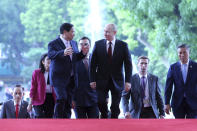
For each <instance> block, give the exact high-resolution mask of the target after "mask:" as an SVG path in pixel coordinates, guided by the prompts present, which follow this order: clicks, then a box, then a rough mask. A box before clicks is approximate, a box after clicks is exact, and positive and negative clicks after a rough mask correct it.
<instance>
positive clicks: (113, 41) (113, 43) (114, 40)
mask: <svg viewBox="0 0 197 131" xmlns="http://www.w3.org/2000/svg"><path fill="white" fill-rule="evenodd" d="M109 42H110V41H108V40H107V44H109ZM115 42H116V37H114V39H113V40H112V41H111V43H112V46H113V45H115Z"/></svg>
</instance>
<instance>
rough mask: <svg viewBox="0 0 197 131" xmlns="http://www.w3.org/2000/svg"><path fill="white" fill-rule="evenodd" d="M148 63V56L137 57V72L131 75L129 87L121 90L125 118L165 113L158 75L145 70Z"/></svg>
mask: <svg viewBox="0 0 197 131" xmlns="http://www.w3.org/2000/svg"><path fill="white" fill-rule="evenodd" d="M148 64H149V58H148V57H146V56H141V57H139V58H138V70H139V73H136V74H134V75H133V76H132V78H131V89H130V90H124V91H123V97H122V98H123V110H124V113H125V118H159V117H160V118H163V117H164V115H165V114H164V104H163V100H162V96H161V91H160V88H159V86H158V77H157V76H155V75H152V74H150V73H148V72H147V71H148ZM130 97H131V99H130ZM129 99H130V110H129Z"/></svg>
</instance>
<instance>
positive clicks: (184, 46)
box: [177, 44, 190, 50]
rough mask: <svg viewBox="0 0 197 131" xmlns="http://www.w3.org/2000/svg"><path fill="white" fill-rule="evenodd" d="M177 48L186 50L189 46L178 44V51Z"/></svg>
mask: <svg viewBox="0 0 197 131" xmlns="http://www.w3.org/2000/svg"><path fill="white" fill-rule="evenodd" d="M179 48H186V49H187V50H189V49H190V47H189V45H187V44H180V45H179V46H178V47H177V49H179Z"/></svg>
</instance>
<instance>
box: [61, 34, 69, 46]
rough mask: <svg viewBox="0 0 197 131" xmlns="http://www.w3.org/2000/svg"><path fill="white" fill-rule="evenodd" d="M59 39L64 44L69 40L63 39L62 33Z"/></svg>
mask: <svg viewBox="0 0 197 131" xmlns="http://www.w3.org/2000/svg"><path fill="white" fill-rule="evenodd" d="M60 39H61V40H62V41H63V43H64V44H67V43H68V42H69V41H67V40H65V39H64V38H63V36H62V34H61V35H60Z"/></svg>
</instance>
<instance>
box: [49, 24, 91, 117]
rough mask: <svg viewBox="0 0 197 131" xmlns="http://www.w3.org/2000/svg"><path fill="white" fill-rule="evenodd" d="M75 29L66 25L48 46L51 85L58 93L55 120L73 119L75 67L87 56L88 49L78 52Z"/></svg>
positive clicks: (63, 25)
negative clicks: (74, 38)
mask: <svg viewBox="0 0 197 131" xmlns="http://www.w3.org/2000/svg"><path fill="white" fill-rule="evenodd" d="M73 37H74V27H73V25H72V24H70V23H64V24H62V25H61V27H60V36H59V37H58V38H57V39H55V40H53V41H51V42H50V43H49V44H48V56H49V58H50V59H51V65H50V70H49V77H50V84H51V86H53V87H54V89H55V93H56V96H57V97H56V103H55V112H54V118H70V117H71V103H72V102H71V101H72V95H73V94H72V93H73V88H74V71H73V69H74V66H75V63H76V61H78V60H81V59H82V58H84V57H85V55H86V54H87V53H86V52H87V49H84V48H82V51H81V52H78V47H77V42H76V41H73V40H72V39H73Z"/></svg>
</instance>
